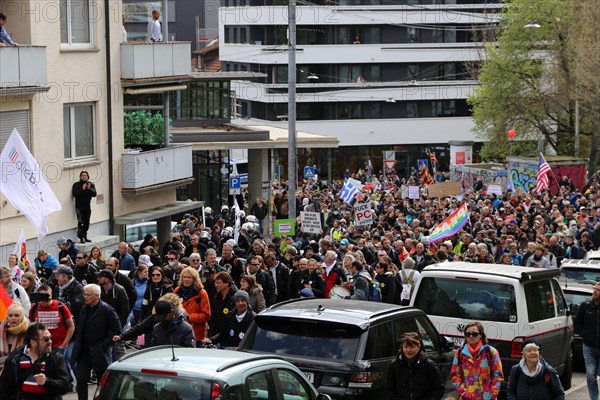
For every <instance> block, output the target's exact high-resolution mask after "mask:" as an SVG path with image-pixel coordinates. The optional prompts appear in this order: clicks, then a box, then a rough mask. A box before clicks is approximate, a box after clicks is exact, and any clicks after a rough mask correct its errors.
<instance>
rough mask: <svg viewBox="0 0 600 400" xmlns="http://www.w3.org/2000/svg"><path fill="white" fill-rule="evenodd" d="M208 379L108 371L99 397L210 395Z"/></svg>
mask: <svg viewBox="0 0 600 400" xmlns="http://www.w3.org/2000/svg"><path fill="white" fill-rule="evenodd" d="M210 388H211V382H210V381H207V380H203V379H200V378H194V379H186V378H182V377H176V376H164V375H153V374H145V373H144V374H142V373H137V372H126V371H111V372H110V373H109V375H108V379H107V381H106V383H105V384H104V386H103V387H102V391H101V392H100V400H162V399H177V400H201V399H210Z"/></svg>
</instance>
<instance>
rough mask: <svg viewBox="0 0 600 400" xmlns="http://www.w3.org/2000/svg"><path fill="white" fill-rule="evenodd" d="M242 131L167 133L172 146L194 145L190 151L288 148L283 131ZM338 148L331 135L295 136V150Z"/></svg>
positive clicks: (176, 130) (254, 128)
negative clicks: (173, 144)
mask: <svg viewBox="0 0 600 400" xmlns="http://www.w3.org/2000/svg"><path fill="white" fill-rule="evenodd" d="M243 128H244V130H243V131H231V132H224V131H220V132H215V131H211V130H206V129H203V128H201V127H173V128H171V133H172V134H173V142H174V143H178V144H183V143H185V144H191V145H193V146H194V147H193V150H223V149H241V148H244V149H270V148H278V149H287V148H288V130H287V129H283V128H276V127H272V126H244V127H243ZM259 133H262V135H260V134H259ZM215 135H217V136H215ZM338 145H339V139H338V138H337V137H335V136H325V135H317V134H315V133H308V132H302V131H297V133H296V146H297V147H310V148H337V147H338Z"/></svg>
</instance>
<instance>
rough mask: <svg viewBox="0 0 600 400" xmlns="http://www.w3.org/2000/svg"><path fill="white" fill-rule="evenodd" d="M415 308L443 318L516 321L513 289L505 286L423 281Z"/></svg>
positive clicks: (427, 279)
mask: <svg viewBox="0 0 600 400" xmlns="http://www.w3.org/2000/svg"><path fill="white" fill-rule="evenodd" d="M528 298H529V297H528ZM415 307H417V308H420V309H421V310H423V311H425V313H426V314H428V315H438V316H441V317H451V318H463V319H469V320H483V321H497V322H517V304H516V300H515V293H514V288H513V286H512V285H509V284H503V283H496V282H482V281H466V280H458V279H450V278H423V280H422V282H421V284H420V289H419V291H418V293H417V297H416V299H415ZM531 321H532V320H531V317H530V322H531Z"/></svg>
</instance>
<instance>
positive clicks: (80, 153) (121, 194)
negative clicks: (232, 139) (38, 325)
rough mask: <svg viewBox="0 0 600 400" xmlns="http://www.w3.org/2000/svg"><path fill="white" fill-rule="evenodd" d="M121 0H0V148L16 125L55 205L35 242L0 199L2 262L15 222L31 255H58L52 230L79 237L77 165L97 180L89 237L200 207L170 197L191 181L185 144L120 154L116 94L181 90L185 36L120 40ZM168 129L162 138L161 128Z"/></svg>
mask: <svg viewBox="0 0 600 400" xmlns="http://www.w3.org/2000/svg"><path fill="white" fill-rule="evenodd" d="M122 7H123V3H122V1H120V0H104V1H93V0H77V1H75V0H54V1H38V0H20V1H12V0H11V1H9V0H0V11H2V12H4V13H5V14H6V15H7V17H8V19H7V22H6V24H5V25H4V28H5V29H6V30H7V32H9V33H10V35H11V37H12V38H13V40H14V41H15V42H18V43H19V44H20V46H19V47H0V148H3V147H4V144H5V143H6V140H7V139H8V137H9V135H10V134H11V132H12V130H13V129H14V128H17V130H18V131H19V133H20V135H21V137H22V138H23V140H24V142H25V144H26V145H27V147H28V149H29V150H30V152H31V153H32V154H33V156H34V158H35V159H36V161H37V162H38V163H39V165H40V170H41V172H42V173H43V174H44V176H45V178H46V180H47V181H48V182H49V183H50V186H51V188H52V190H53V191H54V193H55V194H56V196H57V198H58V200H59V201H60V203H61V205H62V211H60V212H56V213H53V214H51V215H50V216H49V218H48V221H47V222H48V229H49V234H48V236H46V238H45V239H44V241H43V243H38V241H37V239H35V240H34V239H31V238H35V237H36V236H37V235H36V233H35V229H34V227H33V225H32V224H31V223H29V222H28V221H27V220H26V219H25V217H23V216H22V215H21V214H20V213H19V212H18V211H17V210H16V209H15V208H14V207H13V206H12V205H11V204H10V203H8V201H7V200H6V198H5V197H4V196H0V238H1V240H2V245H0V248H1V249H2V250H3V253H2V254H1V256H0V259H1V260H2V261H4V260H6V255H7V252H12V250H13V246H14V244H11V242H12V243H14V242H15V241H16V240H17V237H18V235H19V231H20V229H21V227H24V228H25V235H26V238H27V239H28V241H29V243H28V252H29V253H30V254H29V257H30V260H32V259H33V258H35V255H36V252H37V250H39V249H42V248H46V249H48V250H49V251H50V252H51V253H53V254H57V252H56V247H55V246H56V245H55V243H56V239H57V238H58V237H59V236H65V237H67V238H71V239H75V240H76V236H77V235H76V233H75V232H76V226H77V220H76V216H75V210H74V199H73V197H72V194H71V187H72V185H73V183H74V182H76V181H77V180H78V179H79V173H80V171H82V170H86V171H88V173H89V175H90V179H91V181H93V182H94V183H95V184H96V189H97V193H98V195H97V197H96V198H95V199H93V200H92V204H91V207H92V214H91V215H92V217H91V227H90V231H89V237H90V238H91V239H94V240H96V241H98V242H102V243H100V244H101V245H111V246H112V245H114V243H116V242H117V240H118V234H119V227H120V226H121V225H122V224H130V223H137V222H144V221H148V220H158V226H159V229H160V228H161V227H162V228H164V229H163V230H166V231H168V230H169V229H170V224H169V223H168V219H169V215H170V214H175V213H178V212H184V211H186V210H190V209H193V208H197V207H199V203H198V202H177V201H176V191H175V189H176V187H177V186H178V185H181V184H185V183H189V182H190V180H191V179H192V169H191V166H192V158H191V156H192V149H191V146H182V145H176V146H170V145H169V143H167V145H166V146H164V147H163V148H159V149H156V150H153V151H152V152H149V153H147V154H144V152H138V153H137V154H132V153H134V152H131V151H126V149H125V145H124V135H123V95H124V92H126V91H130V92H131V91H137V92H138V93H139V92H140V91H146V92H148V91H150V92H152V93H156V92H158V93H161V92H168V91H170V90H172V89H181V88H186V85H185V83H186V81H189V79H190V77H189V75H190V73H191V63H190V54H191V45H190V43H189V42H187V43H181V42H175V43H172V42H167V43H155V44H152V43H136V44H127V43H125V44H121V41H122V20H121V15H122ZM166 133H167V136H168V132H166Z"/></svg>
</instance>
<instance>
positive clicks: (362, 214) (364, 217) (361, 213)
mask: <svg viewBox="0 0 600 400" xmlns="http://www.w3.org/2000/svg"><path fill="white" fill-rule="evenodd" d="M354 221H355V225H356V226H369V225H371V224H372V223H373V210H371V203H356V204H354Z"/></svg>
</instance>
